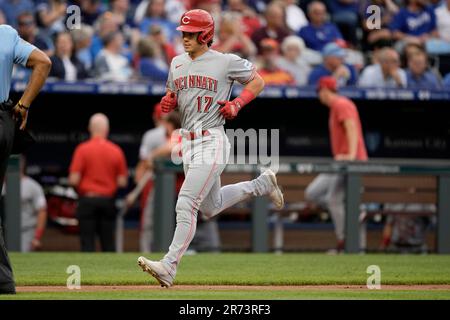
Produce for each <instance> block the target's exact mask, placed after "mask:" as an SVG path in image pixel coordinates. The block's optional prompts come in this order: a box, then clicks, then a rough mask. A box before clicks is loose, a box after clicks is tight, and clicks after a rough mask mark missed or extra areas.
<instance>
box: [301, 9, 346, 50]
mask: <svg viewBox="0 0 450 320" xmlns="http://www.w3.org/2000/svg"><path fill="white" fill-rule="evenodd" d="M308 17H309V21H310V23H309V24H308V25H307V26H305V27H303V28H301V29H300V32H299V33H298V35H299V36H300V37H301V38H303V40H304V41H305V44H306V46H307V47H308V48H310V49H313V50H316V51H322V49H323V47H324V46H325V45H326V44H327V43H329V42H333V41H336V40H338V39H342V34H341V33H340V32H339V29H338V28H337V27H336V25H334V24H332V23H330V22H327V21H326V20H327V9H326V7H325V5H324V4H323V3H322V2H319V1H313V2H311V3H310V4H309V6H308Z"/></svg>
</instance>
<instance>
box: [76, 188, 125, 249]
mask: <svg viewBox="0 0 450 320" xmlns="http://www.w3.org/2000/svg"><path fill="white" fill-rule="evenodd" d="M116 215H117V210H116V206H115V204H114V198H107V197H81V198H80V199H79V201H78V208H77V218H78V222H79V227H80V242H81V251H84V252H94V251H96V247H95V239H96V235H97V234H98V236H99V238H100V246H101V249H102V251H107V252H112V251H115V250H116V243H115V238H114V234H115V233H114V232H115V229H116Z"/></svg>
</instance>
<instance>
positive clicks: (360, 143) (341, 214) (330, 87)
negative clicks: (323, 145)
mask: <svg viewBox="0 0 450 320" xmlns="http://www.w3.org/2000/svg"><path fill="white" fill-rule="evenodd" d="M317 93H318V96H319V100H320V102H321V103H322V104H324V105H325V106H327V107H328V108H329V110H330V115H329V133H330V142H331V150H332V153H333V157H334V160H336V161H367V159H368V157H367V151H366V146H365V144H364V138H363V130H362V126H361V121H360V119H359V114H358V109H357V107H356V105H355V104H354V103H353V102H352V101H351V100H350V99H348V98H346V97H343V96H340V95H339V94H338V93H337V81H336V79H335V78H334V77H331V76H326V77H322V78H320V79H319V81H318V84H317ZM305 198H306V200H307V201H308V202H309V203H310V204H313V205H319V206H321V207H325V208H327V209H328V211H329V212H330V215H331V218H332V219H333V222H334V227H335V232H336V238H337V248H336V251H337V252H338V253H339V252H341V251H342V250H343V249H344V244H345V239H344V226H345V202H344V201H345V190H344V176H342V175H339V174H325V173H323V174H319V175H318V176H317V177H316V178H315V179H314V180H313V182H311V184H310V185H309V186H308V188H307V189H306V191H305ZM364 231H365V228H364V227H363V226H362V227H361V228H360V233H363V232H364ZM365 247H366V245H365V234H363V235H361V234H360V249H361V250H365Z"/></svg>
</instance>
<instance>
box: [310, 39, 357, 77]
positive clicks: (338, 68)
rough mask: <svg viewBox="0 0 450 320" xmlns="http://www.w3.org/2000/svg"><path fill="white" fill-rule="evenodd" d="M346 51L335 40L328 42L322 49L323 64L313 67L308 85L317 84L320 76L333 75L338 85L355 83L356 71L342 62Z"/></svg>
mask: <svg viewBox="0 0 450 320" xmlns="http://www.w3.org/2000/svg"><path fill="white" fill-rule="evenodd" d="M345 55H346V52H345V49H344V48H342V47H340V46H339V45H338V44H337V43H335V42H330V43H328V44H327V45H326V46H325V47H324V48H323V50H322V56H323V64H322V65H319V66H317V67H316V68H314V69H313V71H312V72H311V74H310V75H309V78H308V84H309V85H317V82H318V81H319V79H320V78H321V77H325V76H333V77H334V78H335V79H336V81H337V84H338V86H352V85H355V84H356V81H357V73H356V70H355V68H354V67H353V66H351V65H349V64H346V63H344V58H345Z"/></svg>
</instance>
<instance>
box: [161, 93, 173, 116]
mask: <svg viewBox="0 0 450 320" xmlns="http://www.w3.org/2000/svg"><path fill="white" fill-rule="evenodd" d="M176 107H177V95H176V94H175V92H167V93H166V95H165V96H164V97H163V98H162V99H161V110H162V112H164V113H169V112H170V111H172V110H173V109H175V108H176Z"/></svg>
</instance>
